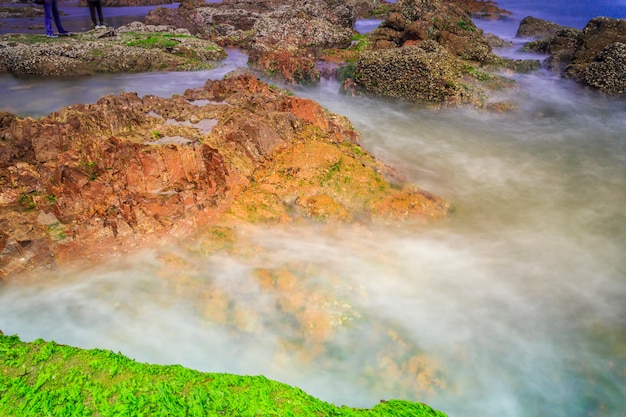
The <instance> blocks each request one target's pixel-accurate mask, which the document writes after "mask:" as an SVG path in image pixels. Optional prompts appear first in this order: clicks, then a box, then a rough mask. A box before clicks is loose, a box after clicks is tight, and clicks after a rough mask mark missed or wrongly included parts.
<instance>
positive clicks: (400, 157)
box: [0, 55, 626, 417]
mask: <svg viewBox="0 0 626 417" xmlns="http://www.w3.org/2000/svg"><path fill="white" fill-rule="evenodd" d="M242 62H245V58H241V57H237V56H236V55H233V58H232V60H229V61H228V64H227V70H230V69H231V68H233V67H234V66H237V65H240V64H241V63H242ZM225 72H227V71H224V70H222V69H218V70H216V71H215V72H207V73H204V72H203V73H192V74H185V73H172V74H139V75H128V76H116V77H94V78H90V79H88V80H87V79H86V80H84V81H82V80H81V81H78V82H76V81H72V83H68V84H67V85H61V84H55V83H51V84H38V83H33V82H29V81H26V80H22V81H20V80H13V79H7V78H1V79H0V83H4V84H3V85H7V84H10V85H11V88H13V89H14V90H12V91H19V97H22V93H25V94H32V95H33V96H37V97H48V96H55V94H50V93H49V92H50V91H55V92H57V93H58V89H65V88H67V89H72V90H71V91H72V94H68V95H67V97H65V98H64V99H65V100H69V99H70V98H71V100H75V102H85V103H86V102H92V101H95V99H96V98H97V97H93V98H91V97H92V96H91V94H94V92H98V91H103V90H106V91H107V92H106V94H109V93H114V92H119V91H139V92H140V95H144V94H159V95H163V96H169V95H171V94H174V93H182V92H183V90H184V89H185V88H188V87H193V86H196V85H202V84H203V82H204V80H205V79H206V78H221V77H222V76H223V74H224V73H225ZM517 81H518V85H519V88H518V89H517V90H515V91H511V92H507V93H503V94H504V95H509V96H508V97H504V96H503V97H501V98H507V99H509V100H511V101H514V102H516V103H517V105H518V109H517V110H515V111H513V112H511V113H506V114H492V113H487V112H482V111H475V110H467V109H464V110H463V109H461V110H459V109H456V110H441V111H433V110H428V109H424V108H422V107H420V106H415V105H409V104H400V103H390V102H387V101H383V100H374V99H367V98H362V97H361V98H352V97H345V96H341V95H339V94H337V91H338V87H339V86H338V84H337V83H335V82H331V81H324V82H322V84H321V85H320V86H319V87H316V88H313V89H299V90H296V94H298V95H302V96H307V97H310V98H312V99H314V100H316V101H318V102H320V103H321V104H322V105H323V106H325V107H327V108H328V109H329V110H331V111H333V112H336V113H339V114H343V115H346V116H348V117H349V119H350V120H351V121H352V122H353V123H354V124H355V126H356V128H357V129H358V130H359V131H361V133H362V134H363V141H362V144H363V146H364V147H365V148H366V149H367V150H369V151H370V152H372V153H374V154H375V155H376V156H378V157H379V158H381V159H382V160H384V161H385V162H388V163H389V164H390V165H392V166H394V167H396V168H397V169H398V170H399V171H400V172H401V173H402V174H404V175H405V176H406V177H407V179H408V180H409V181H411V182H414V183H416V184H418V185H419V186H421V187H423V188H424V189H426V190H428V191H431V192H433V193H435V194H438V195H441V196H443V197H444V198H446V199H447V200H448V201H450V203H451V204H452V205H453V206H454V209H455V210H454V212H453V213H452V214H451V216H450V218H449V219H448V220H446V221H442V222H439V223H434V224H428V225H422V224H400V225H397V226H389V227H380V226H378V227H371V228H365V227H351V226H346V227H333V228H332V229H331V230H328V229H326V228H325V227H323V226H319V225H318V226H314V225H311V226H302V227H292V228H279V227H269V228H263V227H242V228H241V229H238V230H237V233H238V235H239V236H240V237H241V239H242V240H243V241H246V242H250V245H251V246H250V247H252V248H254V250H251V249H250V247H248V248H244V249H243V250H241V251H239V252H238V251H234V252H225V253H216V254H210V255H206V254H203V252H202V251H200V250H198V249H197V247H196V246H195V245H194V243H193V241H190V242H188V243H187V244H186V245H181V247H166V248H155V249H153V250H148V251H145V252H143V253H141V254H138V255H135V256H132V257H129V258H125V259H113V260H111V263H110V264H107V265H105V266H102V267H90V268H85V269H82V270H62V271H58V272H51V273H50V275H48V276H37V277H29V278H28V279H25V280H23V281H22V282H15V283H11V284H9V285H5V286H4V287H2V288H0V329H2V330H3V331H4V332H5V334H13V333H17V334H18V335H20V337H21V338H22V339H23V340H33V339H36V338H44V339H46V340H51V339H53V340H56V341H57V342H59V343H65V344H71V345H76V346H81V347H86V348H93V347H99V348H106V349H111V350H113V351H120V352H122V353H123V354H126V355H128V356H130V357H132V358H135V359H137V360H139V361H146V362H152V363H163V364H171V363H180V364H182V365H184V366H188V367H191V368H194V369H199V370H202V371H212V372H232V373H239V374H263V375H266V376H267V377H269V378H272V379H277V380H280V381H283V382H287V383H290V384H293V385H296V386H299V387H301V388H303V389H305V390H306V391H307V392H309V393H310V394H312V395H314V396H316V397H319V398H321V399H323V400H326V401H331V402H333V403H336V404H347V405H351V406H367V407H370V406H372V405H374V404H375V403H376V402H378V400H380V399H389V398H403V399H409V400H416V401H422V402H427V403H429V404H430V405H432V406H434V407H436V408H439V409H441V410H442V411H444V412H446V413H448V414H449V415H450V416H451V417H470V416H476V415H481V416H486V417H491V416H494V417H495V416H502V415H505V416H512V417H517V416H519V417H534V416H537V415H549V416H563V417H565V416H567V417H578V416H580V417H582V416H587V415H606V416H612V417H613V416H619V415H623V410H624V409H625V406H626V404H625V402H624V398H626V391H625V388H624V387H625V386H626V376H625V371H624V370H625V369H626V353H625V352H626V311H625V310H626V308H625V307H624V302H623V300H624V299H625V296H626V260H625V259H626V258H625V257H624V255H625V254H626V210H624V207H626V134H625V133H624V132H626V102H624V101H623V100H621V101H619V100H612V99H608V98H604V97H601V96H599V95H596V94H592V93H589V92H585V91H584V90H582V89H580V88H579V87H577V86H575V85H573V84H571V83H569V82H565V81H562V80H558V79H557V78H555V77H553V76H550V75H549V74H546V73H543V72H537V73H534V74H530V75H522V76H518V77H517ZM72 84H73V85H72ZM3 91H7V90H4V88H3ZM46 91H47V92H48V93H46ZM57 97H58V94H57ZM11 103H12V105H13V106H14V107H15V108H20V109H24V108H26V109H27V110H26V111H25V112H26V113H28V112H30V111H32V112H33V113H37V112H36V111H34V110H30V109H28V102H27V101H24V102H23V103H22V102H20V99H19V98H17V99H15V100H13V99H12V102H11ZM56 103H57V102H54V103H49V104H48V107H47V108H44V107H42V108H41V109H38V110H37V111H39V112H40V113H39V114H43V113H45V112H48V111H51V110H54V109H56V108H55V107H54V106H56V105H57V104H56ZM64 104H71V103H64ZM50 106H53V107H50ZM0 107H1V108H6V104H5V102H2V104H1V105H0ZM57 108H58V107H57ZM20 111H23V112H24V110H20ZM280 268H290V269H293V270H296V271H297V272H301V273H299V274H296V275H297V278H298V280H297V281H296V283H295V284H294V286H293V288H286V289H284V290H283V291H267V290H263V289H262V286H261V284H260V283H259V280H258V279H257V276H256V273H257V271H259V270H271V269H280ZM215 293H217V294H219V295H220V296H219V297H218V296H215ZM302 293H304V294H306V295H307V297H308V303H307V306H309V307H310V308H311V309H312V310H315V309H316V308H317V309H319V310H320V311H325V312H330V313H329V314H330V315H331V316H332V318H333V319H334V320H336V321H335V322H334V323H335V326H336V327H335V331H334V333H333V332H331V333H329V335H330V336H328V337H327V338H326V339H324V340H322V343H321V344H320V345H317V344H314V343H310V345H307V343H304V344H303V345H302V344H298V339H299V338H301V337H302V335H301V334H300V333H297V329H296V327H295V326H294V325H293V323H290V322H289V318H288V317H287V316H286V315H285V312H284V308H283V307H282V306H284V305H285V304H284V303H285V300H286V299H288V298H289V297H293V296H294V294H295V295H298V294H300V295H301V294H302ZM221 306H225V307H223V308H222V307H221ZM225 309H227V310H228V311H229V312H231V313H233V314H234V315H235V317H234V318H233V319H232V321H231V323H232V322H235V323H236V324H237V325H232V324H224V322H223V321H222V320H220V319H219V318H218V316H219V315H220V314H222V313H223V311H224V310H225ZM337 323H340V324H337ZM314 330H315V329H312V330H311V331H314ZM306 340H307V341H308V342H311V341H312V340H313V341H314V339H306ZM320 346H321V347H320ZM412 358H418V359H419V360H418V361H417V362H416V361H411V359H412ZM407 363H410V364H412V365H411V366H408V365H406V364H407ZM396 365H397V366H396ZM394 366H395V367H394ZM425 369H426V370H432V372H431V373H429V372H424V370H425ZM602 410H604V411H602Z"/></svg>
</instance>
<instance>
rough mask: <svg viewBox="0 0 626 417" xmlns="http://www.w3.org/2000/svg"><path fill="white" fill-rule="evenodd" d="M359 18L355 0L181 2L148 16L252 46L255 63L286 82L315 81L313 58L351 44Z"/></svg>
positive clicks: (157, 21)
mask: <svg viewBox="0 0 626 417" xmlns="http://www.w3.org/2000/svg"><path fill="white" fill-rule="evenodd" d="M355 20H356V9H355V5H354V3H353V2H343V1H338V0H332V1H321V0H314V1H295V2H294V1H288V0H268V1H254V2H253V1H246V0H236V1H235V0H233V1H224V2H222V3H209V4H197V3H196V2H183V3H181V6H180V7H179V8H178V10H175V11H174V10H161V9H157V10H155V11H151V12H150V13H149V14H148V15H147V16H146V23H149V24H155V25H156V24H163V23H166V24H176V25H179V26H180V27H184V28H187V29H189V30H190V31H191V32H192V33H198V34H200V35H202V36H203V37H204V38H207V39H211V40H213V41H215V42H217V43H218V44H220V45H222V46H238V47H242V48H245V49H248V50H249V52H250V53H249V63H250V64H251V65H253V66H254V67H256V68H258V69H260V70H262V71H264V72H265V73H266V74H268V75H272V76H280V77H281V78H283V79H284V80H285V81H286V82H288V83H310V82H317V81H318V80H319V77H320V73H319V70H318V69H317V68H316V65H315V60H316V59H317V58H319V57H320V55H321V51H322V50H324V49H326V48H345V47H347V46H349V45H350V42H351V40H352V34H353V30H352V27H353V26H354V22H355ZM190 25H192V26H193V29H191V28H190Z"/></svg>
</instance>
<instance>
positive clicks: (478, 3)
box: [454, 0, 511, 19]
mask: <svg viewBox="0 0 626 417" xmlns="http://www.w3.org/2000/svg"><path fill="white" fill-rule="evenodd" d="M454 3H455V4H457V5H458V6H460V7H462V8H463V9H464V10H465V11H466V12H467V14H469V15H471V16H476V17H481V18H483V19H498V18H500V17H502V16H508V15H510V14H511V12H510V11H508V10H505V9H501V8H499V7H498V4H497V2H495V1H493V0H454Z"/></svg>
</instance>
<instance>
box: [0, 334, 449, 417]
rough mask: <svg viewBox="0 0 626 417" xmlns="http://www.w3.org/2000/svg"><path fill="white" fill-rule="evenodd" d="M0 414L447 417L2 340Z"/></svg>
mask: <svg viewBox="0 0 626 417" xmlns="http://www.w3.org/2000/svg"><path fill="white" fill-rule="evenodd" d="M0 415H2V416H6V417H11V416H19V417H30V416H33V417H34V416H63V417H71V416H81V417H82V416H103V417H105V416H116V417H124V416H151V417H159V416H163V417H165V416H167V417H176V416H198V417H200V416H214V415H220V416H319V417H323V416H407V417H408V416H411V417H420V416H432V417H445V414H443V413H441V412H439V411H436V410H434V409H432V408H431V407H429V406H427V405H424V404H420V403H414V402H408V401H400V400H391V401H387V402H382V403H380V404H378V405H376V406H375V407H373V408H372V409H353V408H349V407H345V406H343V407H337V406H335V405H333V404H329V403H326V402H323V401H320V400H318V399H316V398H314V397H312V396H310V395H308V394H306V393H305V392H304V391H302V390H300V389H298V388H294V387H291V386H289V385H286V384H282V383H280V382H276V381H272V380H269V379H267V378H265V377H263V376H239V375H231V374H217V373H203V372H198V371H194V370H191V369H187V368H183V367H182V366H179V365H174V366H161V365H150V364H145V363H139V362H135V361H133V360H131V359H129V358H127V357H125V356H123V355H121V354H115V353H113V352H110V351H107V350H100V349H93V350H83V349H78V348H75V347H70V346H65V345H59V344H57V343H55V342H46V341H43V340H41V339H39V340H36V341H34V342H31V343H25V342H22V341H20V339H19V338H18V337H17V336H4V335H2V334H1V333H0Z"/></svg>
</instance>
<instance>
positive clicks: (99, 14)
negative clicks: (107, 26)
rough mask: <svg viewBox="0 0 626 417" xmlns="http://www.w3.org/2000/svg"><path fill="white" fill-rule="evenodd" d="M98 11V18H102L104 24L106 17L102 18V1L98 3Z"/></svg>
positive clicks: (101, 22) (101, 21)
mask: <svg viewBox="0 0 626 417" xmlns="http://www.w3.org/2000/svg"><path fill="white" fill-rule="evenodd" d="M96 11H97V12H98V19H100V24H101V25H103V26H104V19H103V18H102V2H100V1H99V2H98V3H96Z"/></svg>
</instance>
